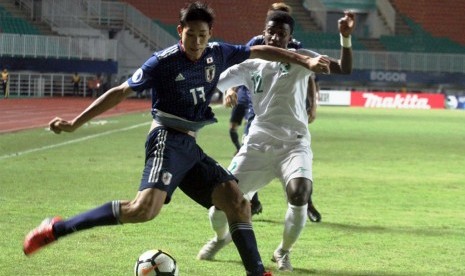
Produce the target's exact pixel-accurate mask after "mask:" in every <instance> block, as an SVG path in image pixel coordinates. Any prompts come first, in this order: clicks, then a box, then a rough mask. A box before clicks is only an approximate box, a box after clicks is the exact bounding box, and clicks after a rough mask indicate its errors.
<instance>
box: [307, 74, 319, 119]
mask: <svg viewBox="0 0 465 276" xmlns="http://www.w3.org/2000/svg"><path fill="white" fill-rule="evenodd" d="M317 89H318V88H317V84H316V82H315V80H314V79H313V78H312V77H310V78H309V80H308V88H307V101H308V102H309V107H308V109H307V115H308V123H309V124H311V123H312V122H313V121H315V119H316V104H317V101H316V97H317Z"/></svg>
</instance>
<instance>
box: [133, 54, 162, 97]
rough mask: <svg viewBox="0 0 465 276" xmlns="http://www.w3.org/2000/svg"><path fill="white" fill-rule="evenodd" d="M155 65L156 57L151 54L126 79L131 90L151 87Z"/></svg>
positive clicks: (154, 74)
mask: <svg viewBox="0 0 465 276" xmlns="http://www.w3.org/2000/svg"><path fill="white" fill-rule="evenodd" d="M157 65H158V58H157V56H155V55H153V56H152V57H150V58H149V59H148V60H147V61H146V62H145V63H144V64H143V65H142V66H141V67H140V68H139V69H137V70H136V72H134V74H133V75H132V76H131V77H130V78H129V79H128V84H129V87H131V89H132V90H133V91H144V90H145V89H149V88H152V87H153V86H154V82H155V78H154V77H155V76H156V73H155V71H156V69H157V67H158V66H157Z"/></svg>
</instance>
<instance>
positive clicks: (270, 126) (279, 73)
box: [217, 49, 318, 141]
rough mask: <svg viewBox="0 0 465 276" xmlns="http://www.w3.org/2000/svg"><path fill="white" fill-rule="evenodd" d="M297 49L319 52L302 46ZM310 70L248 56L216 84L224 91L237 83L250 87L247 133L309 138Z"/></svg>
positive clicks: (284, 138)
mask: <svg viewBox="0 0 465 276" xmlns="http://www.w3.org/2000/svg"><path fill="white" fill-rule="evenodd" d="M297 53H299V54H303V55H307V56H311V57H314V56H317V55H318V54H317V53H315V52H312V51H309V50H305V49H299V50H297ZM312 74H313V72H312V71H310V70H308V69H306V68H305V67H303V66H300V65H297V64H287V63H286V64H285V63H281V62H271V61H266V60H262V59H249V60H246V61H244V62H242V63H240V64H236V65H234V66H232V67H230V68H228V69H227V70H226V71H224V72H223V73H222V74H221V76H220V80H219V82H218V85H217V87H218V89H220V90H221V91H223V92H224V91H226V90H227V89H229V88H231V87H236V86H239V85H245V86H246V87H247V88H248V89H249V91H250V93H251V99H252V104H253V110H254V112H255V118H254V120H253V121H252V125H251V127H250V130H249V134H248V135H250V136H253V135H254V134H256V133H257V132H261V133H266V134H268V135H270V136H272V137H274V138H275V139H278V140H281V141H293V140H295V139H296V138H306V139H308V140H309V139H310V133H309V131H308V115H307V111H306V98H307V87H308V79H309V77H310V76H311V75H312Z"/></svg>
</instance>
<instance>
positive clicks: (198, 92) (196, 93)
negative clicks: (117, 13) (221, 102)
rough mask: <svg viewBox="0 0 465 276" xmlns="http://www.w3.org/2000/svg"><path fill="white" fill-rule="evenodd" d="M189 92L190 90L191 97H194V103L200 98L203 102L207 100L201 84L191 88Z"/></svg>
mask: <svg viewBox="0 0 465 276" xmlns="http://www.w3.org/2000/svg"><path fill="white" fill-rule="evenodd" d="M189 92H191V95H192V98H193V99H194V105H196V104H197V103H198V102H199V100H202V101H203V102H206V101H207V99H205V90H204V88H203V86H201V87H197V88H192V89H191V90H189Z"/></svg>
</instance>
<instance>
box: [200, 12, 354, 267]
mask: <svg viewBox="0 0 465 276" xmlns="http://www.w3.org/2000/svg"><path fill="white" fill-rule="evenodd" d="M293 27H294V20H293V18H292V17H291V16H290V15H289V14H288V13H286V12H282V11H275V12H272V13H269V14H268V16H267V20H266V26H265V31H264V34H265V42H266V44H267V45H271V46H276V47H281V48H286V47H287V45H288V42H289V40H290V39H291V38H292V36H291V35H292V31H293ZM353 27H354V16H353V14H352V13H346V14H345V16H344V17H343V18H342V19H340V20H339V29H340V32H341V46H342V52H341V56H342V57H341V60H334V59H330V69H332V70H334V71H335V72H336V73H350V72H351V69H352V53H351V49H350V46H351V45H350V44H351V42H350V35H351V33H352V30H353ZM296 51H297V53H300V54H303V55H307V56H310V57H315V56H318V55H319V54H317V53H315V52H312V51H310V50H306V49H299V50H296ZM312 74H314V73H313V72H312V71H310V70H307V69H306V68H304V67H302V66H298V65H294V64H287V63H280V62H268V61H265V60H262V59H253V60H247V61H244V62H243V63H241V64H237V65H234V66H232V67H230V68H229V69H228V70H226V71H225V72H223V73H222V74H221V77H220V81H219V82H218V85H217V88H218V89H219V90H221V91H223V92H224V91H227V90H228V89H229V88H231V87H236V86H238V85H245V86H246V87H247V88H248V89H249V90H250V91H251V98H252V103H253V110H254V111H255V114H256V115H255V119H254V120H253V121H252V125H251V126H250V129H249V134H248V135H247V136H246V138H245V140H244V146H242V147H241V149H240V150H239V152H238V154H237V155H236V156H235V157H234V158H233V159H232V161H231V163H230V166H229V170H230V171H231V172H232V173H233V174H234V175H235V176H236V178H237V179H238V180H239V188H240V190H241V191H242V192H243V193H244V196H245V197H246V198H247V199H248V200H250V199H251V198H252V196H253V195H254V193H255V192H256V191H258V190H259V189H260V188H262V187H264V186H265V185H267V184H268V183H270V182H271V180H273V179H274V178H278V179H280V181H281V183H282V184H283V186H284V188H285V191H286V195H287V200H288V209H287V212H286V216H285V223H284V232H283V238H282V241H281V243H280V245H279V246H278V248H277V249H276V250H275V252H274V253H273V257H272V260H273V261H274V262H276V263H277V265H278V269H279V270H285V271H292V270H293V268H292V265H291V263H290V259H289V253H290V250H291V248H292V246H293V245H294V243H295V242H296V241H297V239H298V237H299V236H300V233H301V232H302V230H303V228H304V226H305V223H306V211H307V204H308V197H309V194H310V192H311V189H312V169H311V168H312V159H313V153H312V150H311V148H310V144H311V143H310V132H309V130H308V115H307V111H306V98H307V85H308V79H309V78H310V77H311V76H312ZM235 97H236V95H235V93H234V92H233V90H229V91H228V93H227V94H226V95H225V104H226V105H232V104H234V101H235ZM209 217H210V221H211V225H212V227H213V229H214V231H215V232H216V237H215V238H213V239H212V240H210V241H209V242H208V243H207V244H206V245H204V247H203V248H202V249H201V250H200V252H199V254H198V256H197V258H198V259H204V260H209V259H213V257H214V255H215V254H216V253H217V252H218V251H219V250H220V249H221V248H223V247H224V246H225V245H226V244H228V243H229V242H230V240H231V239H230V235H229V233H228V226H227V220H226V217H225V215H224V213H223V212H222V211H220V210H218V209H216V208H214V207H212V208H211V209H210V212H209Z"/></svg>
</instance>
